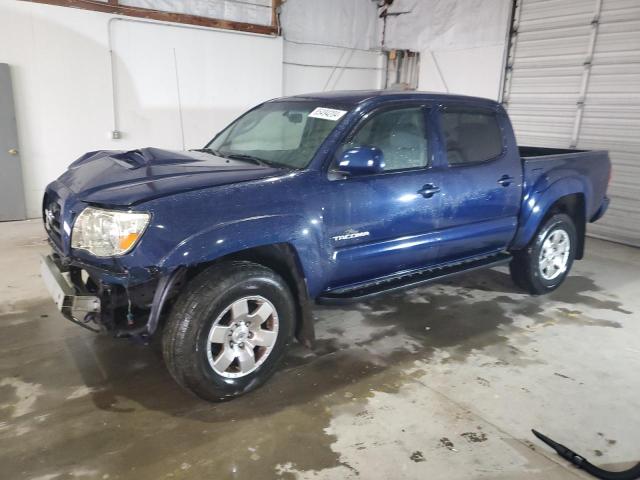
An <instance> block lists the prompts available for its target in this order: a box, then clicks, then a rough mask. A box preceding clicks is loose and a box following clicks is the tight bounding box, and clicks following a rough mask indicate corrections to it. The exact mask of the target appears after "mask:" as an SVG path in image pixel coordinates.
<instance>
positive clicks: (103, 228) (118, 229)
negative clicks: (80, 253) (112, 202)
mask: <svg viewBox="0 0 640 480" xmlns="http://www.w3.org/2000/svg"><path fill="white" fill-rule="evenodd" d="M150 218H151V215H150V214H148V213H141V212H120V211H117V210H103V209H101V208H94V207H87V208H85V209H84V210H83V211H82V212H81V213H80V215H78V218H77V219H76V222H75V224H74V226H73V232H72V234H71V248H77V249H81V250H86V251H88V252H89V253H92V254H93V255H95V256H96V257H113V256H116V255H123V254H125V253H127V252H129V251H130V250H131V249H132V248H133V247H134V246H135V244H136V243H137V242H138V239H139V238H140V237H141V236H142V233H143V232H144V229H145V228H147V225H148V224H149V220H150Z"/></svg>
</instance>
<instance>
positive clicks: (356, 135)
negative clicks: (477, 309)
mask: <svg viewBox="0 0 640 480" xmlns="http://www.w3.org/2000/svg"><path fill="white" fill-rule="evenodd" d="M431 114H432V110H430V109H429V108H428V106H427V105H424V104H420V103H417V104H416V103H403V104H401V105H394V106H386V107H382V108H380V109H378V110H374V111H373V112H370V113H369V114H367V115H366V116H365V118H364V119H363V120H362V121H361V122H360V123H359V125H357V126H356V127H355V128H354V130H353V131H352V132H351V133H350V134H349V135H348V136H347V139H346V141H345V142H344V143H343V145H342V146H341V147H340V148H338V152H337V154H336V157H337V156H339V154H340V152H341V151H342V150H344V149H345V148H348V147H351V146H355V145H369V146H376V147H378V148H379V149H380V150H382V153H383V155H384V161H385V163H386V166H385V171H384V172H382V173H378V174H371V175H356V176H349V177H345V176H343V175H341V174H339V173H337V172H332V170H331V169H330V171H329V173H328V175H329V181H328V182H327V188H328V190H327V193H326V196H327V207H326V208H325V211H324V214H323V216H324V221H325V225H326V227H327V233H328V239H327V241H328V242H329V243H330V252H331V255H332V258H331V261H332V266H333V269H332V274H331V281H330V285H328V286H329V287H338V286H344V285H348V284H353V283H359V282H362V281H367V280H371V279H373V278H378V277H382V276H385V275H388V274H393V273H395V272H399V271H406V270H411V269H414V268H417V267H422V266H426V265H430V264H432V263H434V262H436V261H437V257H438V248H437V232H436V226H437V222H438V218H439V210H440V201H441V196H439V195H437V194H436V193H435V192H433V193H429V192H428V191H425V187H427V190H428V186H429V185H430V184H431V183H432V182H433V181H434V180H433V175H432V172H431V167H432V163H433V162H432V158H433V153H434V151H435V149H434V148H433V139H434V138H433V136H434V133H433V129H432V128H430V123H431ZM334 161H335V160H334ZM420 192H423V193H420Z"/></svg>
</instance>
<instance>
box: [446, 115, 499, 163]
mask: <svg viewBox="0 0 640 480" xmlns="http://www.w3.org/2000/svg"><path fill="white" fill-rule="evenodd" d="M442 131H443V134H444V138H445V141H446V145H447V159H448V161H449V165H465V164H470V163H477V162H484V161H486V160H489V159H491V158H494V157H497V156H498V155H500V154H501V153H502V132H501V131H500V126H499V125H498V119H497V117H496V114H495V113H493V112H490V111H484V110H475V109H473V110H472V109H457V108H451V109H447V110H445V111H444V112H443V113H442Z"/></svg>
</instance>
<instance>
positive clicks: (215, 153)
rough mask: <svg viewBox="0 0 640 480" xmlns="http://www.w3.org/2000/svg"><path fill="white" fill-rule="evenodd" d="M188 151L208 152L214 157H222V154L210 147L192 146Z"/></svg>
mask: <svg viewBox="0 0 640 480" xmlns="http://www.w3.org/2000/svg"><path fill="white" fill-rule="evenodd" d="M189 151H190V152H203V153H210V154H211V155H215V156H216V157H224V155H222V154H221V153H220V152H218V151H216V150H212V149H210V148H192V149H191V150H189Z"/></svg>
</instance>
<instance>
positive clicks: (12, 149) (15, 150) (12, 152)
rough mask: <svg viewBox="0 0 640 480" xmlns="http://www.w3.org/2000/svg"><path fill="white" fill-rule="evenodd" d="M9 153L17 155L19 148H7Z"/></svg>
mask: <svg viewBox="0 0 640 480" xmlns="http://www.w3.org/2000/svg"><path fill="white" fill-rule="evenodd" d="M7 153H8V154H9V155H17V154H18V149H17V148H10V149H9V150H7Z"/></svg>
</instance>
